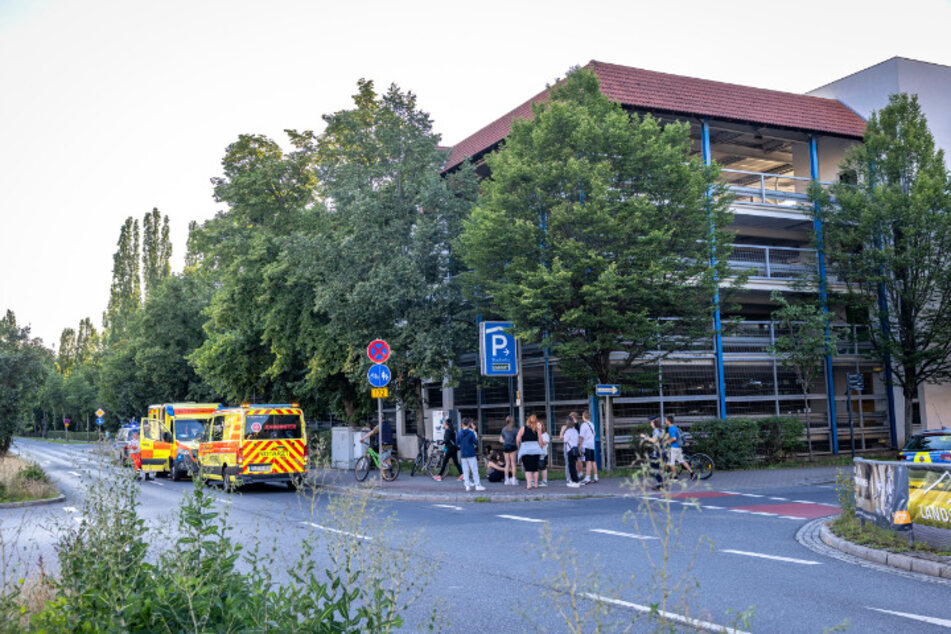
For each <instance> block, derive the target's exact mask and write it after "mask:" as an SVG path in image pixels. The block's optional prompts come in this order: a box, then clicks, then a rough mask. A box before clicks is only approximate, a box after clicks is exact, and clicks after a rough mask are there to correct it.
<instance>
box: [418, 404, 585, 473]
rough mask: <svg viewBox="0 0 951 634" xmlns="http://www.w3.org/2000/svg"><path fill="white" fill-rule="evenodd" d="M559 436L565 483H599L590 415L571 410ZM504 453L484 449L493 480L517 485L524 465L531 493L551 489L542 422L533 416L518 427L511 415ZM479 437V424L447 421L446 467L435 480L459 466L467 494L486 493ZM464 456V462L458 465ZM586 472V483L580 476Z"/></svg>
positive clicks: (503, 437) (504, 435) (548, 441)
mask: <svg viewBox="0 0 951 634" xmlns="http://www.w3.org/2000/svg"><path fill="white" fill-rule="evenodd" d="M559 438H560V439H561V440H562V441H563V443H564V458H565V476H566V479H567V485H568V486H569V487H572V488H578V487H581V486H583V485H586V484H594V483H596V482H597V481H598V465H597V462H596V461H595V453H594V447H595V428H594V424H593V423H592V422H591V414H590V412H587V411H585V412H584V413H583V414H582V415H580V416H579V415H578V413H577V412H571V413H570V414H569V415H568V418H567V420H566V421H565V424H564V425H562V427H561V431H560V433H559ZM499 444H501V446H502V449H501V451H499V450H498V449H495V448H492V447H486V451H485V468H486V478H487V479H488V481H489V482H504V484H506V485H512V486H518V484H519V480H518V461H519V460H521V462H522V471H523V472H524V474H525V488H526V489H533V488H536V489H537V488H539V487H547V486H548V453H549V445H550V444H551V436H550V434H549V433H548V432H547V431H546V429H545V425H544V423H542V421H541V420H539V419H538V417H537V416H536V415H534V414H532V415H530V416H528V418H526V420H525V425H523V426H522V427H519V428H516V427H515V420H514V419H513V418H512V417H511V416H508V417H506V419H505V425H504V426H503V427H502V431H501V433H500V434H499ZM478 446H479V439H478V436H477V435H476V426H475V421H473V420H472V419H471V418H465V419H463V420H462V423H461V425H460V429H459V431H456V430H455V428H454V426H453V424H452V421H447V422H446V424H445V430H444V435H443V449H444V451H445V453H444V454H443V459H442V464H441V465H440V467H439V473H438V474H437V475H434V476H433V479H435V480H437V481H441V480H442V479H443V477H444V476H445V475H446V469H447V468H448V467H449V463H450V462H452V463H454V464H455V467H456V469H457V470H458V471H459V473H460V476H459V480H462V481H463V482H464V483H465V486H466V491H470V490H471V489H473V488H474V489H475V490H476V491H483V490H485V487H483V486H482V483H481V482H480V480H479V466H478V461H477V458H476V456H477V453H478ZM460 458H461V460H462V464H461V465H460ZM582 472H584V474H585V476H584V479H583V480H582V479H581V475H580V474H581V473H582Z"/></svg>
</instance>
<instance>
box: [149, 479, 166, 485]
mask: <svg viewBox="0 0 951 634" xmlns="http://www.w3.org/2000/svg"><path fill="white" fill-rule="evenodd" d="M149 482H151V483H152V484H154V485H156V486H160V487H163V486H165V485H164V484H163V483H161V482H156V481H155V480H149Z"/></svg>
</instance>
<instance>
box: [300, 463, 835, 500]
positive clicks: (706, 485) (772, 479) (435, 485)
mask: <svg viewBox="0 0 951 634" xmlns="http://www.w3.org/2000/svg"><path fill="white" fill-rule="evenodd" d="M843 468H844V467H813V468H807V469H764V470H759V471H725V472H717V473H714V474H713V476H712V477H711V478H709V479H707V480H703V481H700V482H688V481H687V480H686V479H685V478H681V479H680V482H679V486H683V487H686V489H685V490H688V491H696V490H700V491H704V490H709V489H715V490H732V489H769V488H776V487H789V486H801V485H812V484H825V483H831V482H833V481H834V480H835V476H836V473H837V472H838V470H839V469H843ZM845 468H847V467H845ZM449 471H450V472H454V471H453V469H451V468H450V469H449ZM314 477H315V480H316V482H317V483H319V484H320V485H321V486H322V487H323V488H325V489H329V490H343V491H349V490H354V489H359V488H361V487H368V488H372V489H373V490H374V491H375V492H376V493H377V494H379V495H381V496H382V497H384V498H388V499H403V500H421V501H447V502H448V501H454V502H464V501H466V500H470V501H471V500H473V499H475V498H476V497H479V498H481V500H480V501H484V500H485V499H486V498H487V499H488V500H490V501H493V502H496V501H498V502H503V501H505V502H514V501H521V500H547V499H572V498H583V497H623V496H626V495H631V494H633V493H635V492H637V493H640V492H641V491H635V488H636V487H633V486H632V484H633V483H632V480H631V479H630V478H602V479H601V481H600V482H599V483H597V484H589V485H587V486H583V487H581V488H578V489H574V488H569V487H568V486H566V484H565V481H564V480H552V481H550V482H549V485H548V486H547V487H541V488H538V489H531V490H526V488H525V482H524V480H522V481H520V483H519V486H506V485H504V484H501V483H489V482H485V481H484V480H483V482H482V484H483V486H484V487H485V491H479V492H476V491H472V492H469V493H467V492H466V490H465V487H464V486H463V484H462V482H459V481H458V480H456V477H455V476H451V477H450V476H447V477H446V478H445V479H444V480H443V481H442V482H437V481H435V480H433V479H432V478H431V477H429V476H421V475H417V476H415V477H411V476H410V475H409V472H406V471H404V472H401V473H400V476H399V478H397V479H396V480H394V481H393V482H384V483H383V486H382V487H380V485H379V472H378V471H371V472H370V476H369V477H368V478H367V480H366V482H363V483H360V482H357V481H356V478H354V476H353V472H352V471H344V470H340V469H326V470H323V471H319V472H316V473H315V474H314Z"/></svg>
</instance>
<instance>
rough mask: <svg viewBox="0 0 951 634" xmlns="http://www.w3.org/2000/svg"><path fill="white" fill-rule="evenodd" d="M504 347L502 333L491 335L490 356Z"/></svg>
mask: <svg viewBox="0 0 951 634" xmlns="http://www.w3.org/2000/svg"><path fill="white" fill-rule="evenodd" d="M504 348H505V336H504V335H492V356H493V357H494V356H495V355H497V354H499V352H501V351H502V350H503V349H504Z"/></svg>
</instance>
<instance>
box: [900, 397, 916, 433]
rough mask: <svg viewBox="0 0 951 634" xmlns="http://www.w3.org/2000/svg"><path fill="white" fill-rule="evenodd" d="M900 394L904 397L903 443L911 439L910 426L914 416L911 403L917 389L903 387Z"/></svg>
mask: <svg viewBox="0 0 951 634" xmlns="http://www.w3.org/2000/svg"><path fill="white" fill-rule="evenodd" d="M909 392H910V393H909ZM901 393H902V396H904V397H905V442H908V439H909V438H911V424H912V423H913V422H914V414H915V404H914V403H913V402H912V401H913V399H914V398H915V397H916V396H918V390H917V388H914V389H911V390H909V389H906V388H904V387H903V388H902V391H901Z"/></svg>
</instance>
